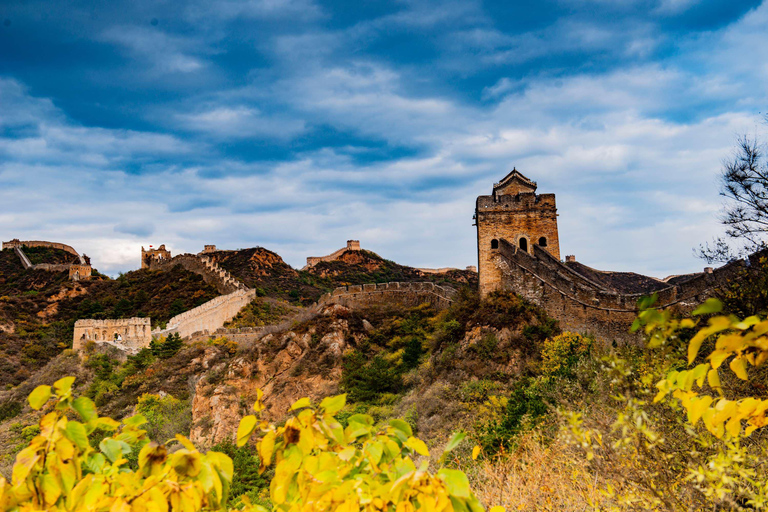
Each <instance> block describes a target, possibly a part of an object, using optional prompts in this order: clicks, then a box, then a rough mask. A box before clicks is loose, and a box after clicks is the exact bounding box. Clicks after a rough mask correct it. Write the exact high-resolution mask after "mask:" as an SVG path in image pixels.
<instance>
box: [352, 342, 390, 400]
mask: <svg viewBox="0 0 768 512" xmlns="http://www.w3.org/2000/svg"><path fill="white" fill-rule="evenodd" d="M340 385H341V389H343V390H344V391H346V392H347V393H348V394H349V399H350V400H351V401H353V402H370V401H372V400H375V399H376V398H377V397H378V396H379V394H381V393H398V392H399V391H400V390H401V389H402V386H403V380H402V376H401V374H400V372H399V371H398V369H397V368H396V367H394V366H393V365H391V364H390V363H388V362H387V361H386V360H385V359H384V358H383V357H382V356H380V355H376V356H374V357H373V358H372V359H369V357H368V356H367V355H366V354H363V353H362V352H360V351H358V350H353V351H352V352H351V353H349V354H348V355H347V356H345V357H344V363H343V366H342V373H341V382H340Z"/></svg>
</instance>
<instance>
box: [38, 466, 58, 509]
mask: <svg viewBox="0 0 768 512" xmlns="http://www.w3.org/2000/svg"><path fill="white" fill-rule="evenodd" d="M41 484H42V485H41V487H42V490H43V499H44V500H45V503H47V504H48V505H49V506H50V505H53V504H54V503H56V500H58V499H59V496H61V487H59V482H57V481H56V477H54V476H53V475H52V474H51V473H46V474H45V475H43V478H42V481H41Z"/></svg>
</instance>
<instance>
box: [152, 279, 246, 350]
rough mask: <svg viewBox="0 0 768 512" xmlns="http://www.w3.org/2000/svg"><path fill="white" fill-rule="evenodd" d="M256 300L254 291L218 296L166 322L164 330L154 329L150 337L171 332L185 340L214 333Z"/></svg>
mask: <svg viewBox="0 0 768 512" xmlns="http://www.w3.org/2000/svg"><path fill="white" fill-rule="evenodd" d="M255 298H256V290H251V289H238V290H236V291H234V292H232V293H229V294H227V295H220V296H219V297H216V298H215V299H211V300H209V301H208V302H206V303H205V304H201V305H200V306H198V307H196V308H194V309H190V310H189V311H185V312H184V313H181V314H180V315H176V316H175V317H173V318H171V319H170V320H168V323H167V324H166V328H165V329H155V330H154V331H152V336H155V337H160V336H167V335H168V334H170V333H172V332H176V333H179V335H180V336H181V337H182V338H187V337H189V336H192V335H193V334H195V333H199V332H208V333H210V332H214V331H215V330H216V329H218V328H220V327H221V326H223V325H224V324H225V323H226V322H228V321H230V320H232V319H233V318H234V317H235V316H236V315H237V314H238V313H239V312H240V310H241V309H243V307H244V306H246V305H247V304H249V303H250V302H251V301H252V300H253V299H255Z"/></svg>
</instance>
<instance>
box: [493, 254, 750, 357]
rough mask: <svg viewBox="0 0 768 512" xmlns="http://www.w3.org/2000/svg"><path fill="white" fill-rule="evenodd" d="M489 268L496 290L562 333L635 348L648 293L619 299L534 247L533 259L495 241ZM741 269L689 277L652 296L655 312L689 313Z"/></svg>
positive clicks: (620, 295) (726, 268) (733, 266)
mask: <svg viewBox="0 0 768 512" xmlns="http://www.w3.org/2000/svg"><path fill="white" fill-rule="evenodd" d="M494 264H495V265H496V267H497V268H498V269H499V271H500V274H501V280H500V286H499V289H505V290H510V291H513V292H515V293H517V294H519V295H520V296H522V297H524V298H525V299H527V300H529V301H531V302H533V303H534V304H538V305H539V306H541V307H543V308H544V309H545V310H546V311H547V313H548V314H549V315H550V316H552V317H553V318H555V319H557V320H558V321H559V322H560V326H561V327H562V328H563V329H567V330H573V331H577V332H589V333H591V334H594V335H595V336H597V337H598V339H600V340H602V341H605V342H610V341H618V342H621V343H637V342H639V341H640V335H639V334H636V333H630V332H629V330H630V326H631V325H632V322H633V321H634V319H635V318H636V316H637V301H638V300H639V299H640V298H642V297H644V296H646V295H649V294H650V292H638V293H619V292H616V291H615V290H611V289H608V288H607V287H606V286H604V285H602V284H600V283H598V282H596V281H593V280H591V279H589V278H588V277H586V276H583V275H581V274H579V273H578V272H576V271H574V270H573V269H572V268H570V267H569V266H568V265H566V264H564V263H562V262H561V261H560V260H559V259H557V258H555V257H553V256H552V255H551V254H550V253H549V252H548V251H546V250H544V249H542V248H540V247H534V250H533V254H530V253H529V252H527V251H523V250H521V249H520V248H519V247H517V246H516V245H514V244H512V243H510V242H508V241H506V240H500V242H499V249H498V251H497V254H496V256H495V260H494ZM745 267H746V263H745V262H743V261H736V262H732V263H729V264H728V265H725V266H723V267H720V268H718V269H715V270H713V271H712V272H711V273H707V272H703V273H700V274H693V275H691V276H690V277H688V278H687V279H686V280H684V281H682V282H679V283H678V284H674V285H668V286H665V287H663V288H661V289H658V290H654V292H655V293H656V294H657V295H658V300H657V303H656V306H657V307H659V308H670V307H672V308H676V309H677V310H678V311H680V312H682V313H683V314H687V313H690V312H691V311H692V310H693V309H694V308H695V307H696V306H697V305H698V304H700V303H702V302H704V301H705V300H706V299H707V298H708V297H711V296H712V295H713V293H714V292H715V291H716V290H717V289H719V288H721V287H723V286H726V285H727V283H728V282H730V281H731V280H733V279H736V278H737V277H738V275H739V273H740V272H741V271H743V269H744V268H745Z"/></svg>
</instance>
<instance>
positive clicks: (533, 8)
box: [0, 0, 768, 277]
mask: <svg viewBox="0 0 768 512" xmlns="http://www.w3.org/2000/svg"><path fill="white" fill-rule="evenodd" d="M767 26H768V5H764V4H761V3H759V2H756V1H735V0H711V1H706V0H705V1H696V0H637V1H634V0H539V1H513V0H504V1H474V0H462V1H450V0H447V1H433V0H401V1H387V2H385V1H379V0H366V1H359V0H356V1H352V0H218V1H203V0H190V1H182V0H165V1H164V0H152V1H147V0H130V1H126V0H111V1H109V2H86V1H77V0H3V1H2V2H0V237H2V238H3V240H9V239H11V238H20V239H22V240H24V239H26V240H35V239H38V240H39V239H42V240H51V241H58V242H63V243H67V244H70V245H72V246H74V247H75V248H76V249H77V250H78V251H80V252H85V253H86V254H88V255H89V256H90V257H91V258H92V261H93V264H94V266H95V267H96V268H98V269H99V270H100V271H101V272H104V273H108V274H111V275H116V274H117V273H118V272H125V271H128V270H133V269H136V268H138V267H139V264H140V261H139V260H140V248H141V246H144V247H148V246H149V245H154V246H157V245H159V244H162V243H164V244H166V246H167V247H168V248H170V249H171V251H172V252H173V253H174V254H177V253H182V252H199V251H200V250H202V248H203V244H216V245H217V246H218V247H219V248H223V249H237V248H245V247H255V246H261V247H265V248H267V249H270V250H272V251H275V252H277V253H278V254H280V255H281V256H282V257H283V258H284V259H285V260H286V261H287V262H288V263H290V264H291V265H293V266H294V267H301V266H303V264H304V262H305V258H306V257H307V256H321V255H325V254H328V253H330V252H332V251H334V250H336V249H338V248H340V247H343V246H344V244H345V242H346V240H348V239H359V240H360V241H361V244H362V246H363V248H366V249H370V250H373V251H375V252H377V253H378V254H380V255H381V256H383V257H385V258H387V259H391V260H394V261H397V262H398V263H401V264H405V265H412V266H420V267H446V266H452V267H459V268H463V267H465V266H467V265H475V264H476V259H477V252H476V233H475V228H474V227H473V225H472V224H473V221H472V215H473V213H474V204H475V198H476V197H477V196H478V195H486V194H489V193H490V192H491V188H492V185H493V183H494V182H496V181H499V180H500V179H501V178H503V177H504V176H505V175H506V174H507V173H508V172H509V171H510V170H512V168H517V169H518V170H519V171H520V172H522V173H523V174H525V175H526V176H527V177H529V178H530V179H532V180H534V181H536V182H537V183H538V186H539V190H538V191H539V192H540V193H555V194H556V197H557V206H558V213H559V219H558V220H559V230H560V243H561V247H560V252H561V254H563V255H566V254H574V255H576V258H577V260H578V261H581V262H583V263H584V264H587V265H590V266H592V267H595V268H600V269H605V270H624V271H636V272H641V273H645V274H648V275H653V276H657V277H664V276H666V275H670V274H679V273H687V272H693V271H699V270H701V268H702V267H703V266H704V265H705V263H704V262H703V261H702V260H699V259H697V258H696V257H695V256H694V254H693V249H694V248H695V247H697V246H698V245H699V244H701V243H703V242H706V241H709V240H711V239H712V238H713V237H714V236H718V235H720V234H721V233H722V231H723V230H722V227H721V226H720V224H719V222H718V213H719V212H720V211H721V209H722V205H723V203H722V198H721V197H720V196H719V188H720V184H719V176H720V173H721V169H722V165H723V162H724V160H725V159H727V158H728V157H729V156H730V155H732V153H733V149H734V147H735V143H736V141H737V139H738V137H739V136H741V135H745V134H746V135H749V136H757V137H762V136H763V135H764V132H765V129H766V125H765V122H764V115H765V109H766V107H767V106H768V101H767V100H768V98H767V96H768V30H766V27H767Z"/></svg>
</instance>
